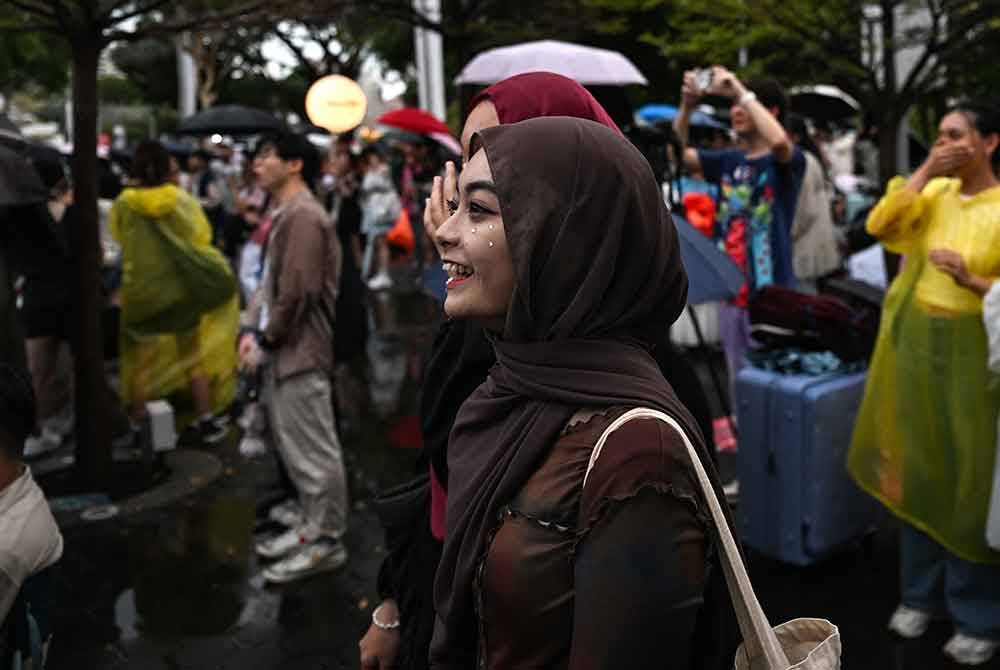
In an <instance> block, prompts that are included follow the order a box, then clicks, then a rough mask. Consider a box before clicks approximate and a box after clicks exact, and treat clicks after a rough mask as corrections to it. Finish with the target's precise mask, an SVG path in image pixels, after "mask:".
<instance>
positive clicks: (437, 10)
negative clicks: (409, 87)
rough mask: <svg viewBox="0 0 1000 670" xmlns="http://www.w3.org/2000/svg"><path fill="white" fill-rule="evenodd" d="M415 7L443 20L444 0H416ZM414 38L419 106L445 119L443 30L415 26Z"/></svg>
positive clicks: (429, 18) (432, 18) (435, 21)
mask: <svg viewBox="0 0 1000 670" xmlns="http://www.w3.org/2000/svg"><path fill="white" fill-rule="evenodd" d="M413 9H414V11H415V12H417V13H418V14H420V15H421V16H422V17H424V18H425V19H427V21H429V22H431V23H433V24H435V25H439V24H440V23H441V0H413ZM413 42H414V47H415V48H414V51H415V54H414V59H415V61H416V65H417V97H418V100H419V102H420V107H421V108H423V109H426V110H427V111H429V112H430V113H431V114H433V115H434V116H436V117H438V118H439V119H442V120H443V119H445V118H446V117H447V109H446V107H445V96H444V50H443V48H442V43H441V33H440V32H438V31H437V30H431V29H429V28H423V27H421V26H419V25H418V26H416V27H414V29H413Z"/></svg>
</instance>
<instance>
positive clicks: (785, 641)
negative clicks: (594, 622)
mask: <svg viewBox="0 0 1000 670" xmlns="http://www.w3.org/2000/svg"><path fill="white" fill-rule="evenodd" d="M634 419H658V420H660V421H663V422H664V423H666V424H667V425H669V426H670V427H671V428H673V429H674V430H675V431H677V434H678V435H680V436H681V439H683V441H684V446H685V447H687V452H688V456H689V457H690V458H691V463H692V465H693V466H694V470H695V473H696V474H697V475H698V484H699V485H700V486H701V491H702V495H703V496H704V497H705V501H706V502H707V503H708V506H709V509H710V510H711V512H712V519H713V521H714V522H715V529H716V532H717V534H718V539H719V544H720V546H721V548H722V568H723V572H725V575H726V584H727V585H728V586H729V595H730V597H731V598H732V601H733V608H734V609H735V610H736V619H737V620H738V621H739V624H740V632H741V633H742V634H743V643H742V644H741V645H740V646H739V648H738V649H737V650H736V660H735V663H734V665H733V667H734V668H735V670H839V668H840V631H839V630H838V629H837V627H836V626H835V625H833V624H832V623H830V622H829V621H827V620H826V619H793V620H792V621H788V622H786V623H783V624H781V625H780V626H776V627H775V628H771V625H770V624H769V623H768V621H767V617H766V616H764V611H763V610H762V609H761V606H760V603H759V602H758V601H757V595H756V594H755V593H754V591H753V587H752V586H751V585H750V577H749V576H748V575H747V570H746V566H744V565H743V559H742V558H740V552H739V549H738V548H737V547H736V541H735V540H734V539H733V534H732V532H731V531H730V529H729V524H728V523H727V522H726V517H725V516H724V514H723V512H722V506H721V505H720V503H719V499H718V498H717V497H716V496H715V491H714V490H713V489H712V484H711V482H710V481H709V479H708V475H707V474H706V473H705V468H704V467H703V466H702V464H701V460H700V459H699V458H698V453H697V452H696V451H695V449H694V446H693V445H692V444H691V440H690V439H688V436H687V434H686V433H685V432H684V429H683V428H681V426H680V424H678V423H677V421H676V420H674V419H673V418H672V417H670V416H668V415H667V414H664V413H663V412H659V411H657V410H654V409H647V408H636V409H633V410H630V411H628V412H625V413H624V414H622V415H621V416H620V417H618V418H617V419H616V420H615V421H614V422H612V424H611V425H610V426H608V428H607V430H605V431H604V434H603V435H601V437H600V439H599V440H598V441H597V444H596V445H594V451H593V453H592V454H591V455H590V463H589V465H588V466H587V473H586V474H585V475H584V477H583V485H584V486H586V485H587V477H588V476H589V475H590V471H591V470H592V469H593V467H594V464H595V463H597V459H598V457H600V455H601V450H602V449H603V448H604V443H605V442H607V440H608V437H609V436H610V435H611V434H612V433H614V432H615V431H616V430H618V429H619V428H621V427H622V426H623V425H625V424H626V423H628V422H629V421H632V420H634Z"/></svg>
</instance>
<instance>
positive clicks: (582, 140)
mask: <svg viewBox="0 0 1000 670" xmlns="http://www.w3.org/2000/svg"><path fill="white" fill-rule="evenodd" d="M479 138H480V139H481V141H482V145H483V148H484V149H485V151H486V156H487V159H488V160H489V164H490V168H491V170H492V172H493V180H494V183H495V185H496V189H497V195H498V199H499V202H500V210H501V215H502V217H503V222H504V228H505V230H506V234H507V241H508V246H509V248H510V253H511V258H512V260H513V264H514V271H515V275H516V277H517V285H516V288H515V290H514V294H513V297H512V302H511V307H510V310H509V312H508V314H507V321H506V327H505V330H504V334H503V337H502V338H500V337H498V338H495V340H494V347H495V349H496V354H497V365H495V366H494V367H493V368H492V369H491V370H490V373H489V377H488V378H487V380H486V382H485V383H483V384H482V385H481V386H480V387H479V388H478V389H476V391H475V392H474V393H473V394H472V395H471V396H470V397H469V399H468V400H467V401H466V402H465V404H463V405H462V408H461V410H460V411H459V414H458V418H457V419H456V422H455V428H454V430H453V432H452V436H451V441H450V443H449V446H448V465H449V467H450V486H449V496H448V515H447V532H446V534H445V544H444V550H443V553H442V557H441V563H440V565H439V567H438V573H437V580H436V583H435V606H436V609H437V620H436V623H435V630H434V638H433V643H432V645H431V667H432V668H435V669H448V670H452V669H454V670H458V669H459V668H462V669H464V668H470V667H473V665H474V664H475V662H476V652H477V639H478V632H477V620H476V612H475V608H474V606H473V596H474V589H473V580H474V578H475V574H476V570H477V568H478V565H479V562H480V561H481V560H482V558H483V556H484V552H485V551H486V548H487V543H488V537H489V533H490V532H491V530H492V529H493V528H494V527H495V526H496V523H497V514H498V512H499V510H500V509H501V507H502V506H503V505H504V504H506V503H508V502H509V501H510V500H511V499H512V498H513V497H514V496H515V495H516V494H517V492H518V491H519V490H520V488H521V487H522V486H523V484H524V483H525V482H526V481H527V479H528V478H529V477H530V476H531V474H532V473H533V472H534V471H535V470H536V469H537V468H538V466H539V464H540V463H541V462H542V461H543V460H544V458H545V456H546V455H547V454H548V452H549V451H550V449H551V448H552V446H553V445H554V444H555V442H556V441H557V439H558V437H559V434H560V432H561V431H562V429H563V427H564V426H565V425H566V423H567V422H568V421H569V419H570V417H571V416H572V415H573V414H574V413H575V412H576V411H577V410H579V409H581V408H584V407H600V408H603V407H611V406H616V405H625V406H640V407H652V408H654V409H658V410H661V411H663V412H666V413H668V414H670V415H671V416H673V417H675V418H676V419H677V420H678V421H679V422H680V424H681V425H682V426H683V427H684V429H685V432H686V433H687V434H688V436H689V437H690V438H691V440H692V442H694V443H695V445H696V446H697V447H698V449H699V451H700V454H701V460H702V462H703V463H704V465H705V468H706V470H707V471H708V472H709V473H710V476H711V477H712V478H713V483H714V485H715V487H716V490H717V493H718V495H719V496H720V499H724V498H721V496H722V495H723V493H722V489H721V486H720V485H719V483H718V478H717V476H715V474H714V473H715V469H714V467H713V466H712V462H711V459H710V458H709V456H708V452H707V450H706V449H705V445H704V443H703V441H702V437H701V432H700V431H699V430H698V428H697V426H696V424H695V422H694V420H693V419H692V418H691V416H690V414H689V413H688V411H687V410H686V409H685V408H684V406H683V405H682V404H681V403H680V402H679V401H678V400H677V397H676V396H675V395H674V392H673V390H672V389H671V388H670V385H669V384H668V383H667V382H666V381H665V380H664V378H663V375H662V374H661V372H660V370H659V368H658V367H657V365H656V362H655V361H654V360H653V358H652V356H651V355H650V353H649V348H650V346H651V343H652V341H653V338H654V337H655V333H657V332H658V331H659V330H661V329H662V328H663V327H664V325H665V324H669V323H672V322H673V321H674V320H675V319H676V317H677V316H678V315H679V314H680V312H681V310H682V309H683V308H684V305H685V302H686V298H687V275H686V274H685V271H684V266H683V265H682V263H681V258H680V252H679V248H678V240H677V233H676V229H675V228H674V224H673V222H672V221H671V219H670V215H669V213H668V212H667V209H666V207H665V205H664V202H663V197H662V195H661V193H660V189H659V185H658V184H657V182H656V179H655V177H654V176H653V173H652V171H651V170H650V168H649V165H648V163H647V162H646V160H645V158H643V156H642V154H640V153H639V151H638V150H636V149H635V148H634V147H633V146H632V145H631V144H630V143H629V142H628V141H627V140H625V139H624V138H623V137H622V136H621V135H620V134H619V133H616V132H614V131H612V130H610V129H608V128H607V127H604V126H601V125H599V124H596V123H594V122H591V121H586V120H581V119H572V118H567V117H548V118H539V119H532V120H528V121H524V122H521V123H517V124H512V125H502V126H498V127H495V128H487V129H484V130H483V131H481V132H480V133H479ZM723 591H724V589H723Z"/></svg>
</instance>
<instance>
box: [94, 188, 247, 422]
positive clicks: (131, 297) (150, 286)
mask: <svg viewBox="0 0 1000 670" xmlns="http://www.w3.org/2000/svg"><path fill="white" fill-rule="evenodd" d="M109 224H110V227H111V232H112V235H114V237H115V239H116V240H117V241H118V242H119V243H120V244H121V246H122V255H123V278H122V299H121V302H122V319H121V324H122V325H121V332H120V342H121V379H122V385H121V386H122V393H121V394H122V400H123V402H124V403H125V404H126V405H130V404H131V403H132V402H133V400H134V399H135V398H136V396H137V395H138V397H140V398H142V399H144V400H155V399H158V398H169V399H170V400H171V402H172V404H173V405H174V407H175V409H176V410H177V415H178V419H179V420H180V421H186V420H187V419H190V418H193V416H192V412H193V405H192V403H191V397H190V390H189V389H190V378H191V375H192V374H201V375H203V376H205V377H207V378H208V380H209V383H210V387H211V394H212V403H213V409H214V410H215V411H221V410H222V409H224V408H226V407H227V406H228V405H229V403H230V402H232V398H233V394H234V391H235V388H236V349H235V348H236V337H237V331H238V328H239V302H238V298H237V294H236V281H235V279H234V277H233V273H232V270H231V269H230V267H229V263H228V262H227V261H226V259H225V257H224V256H223V255H222V254H221V253H220V252H219V251H218V249H216V248H215V247H213V246H212V245H211V237H212V232H211V228H210V227H209V224H208V221H207V220H206V219H205V214H204V212H203V211H202V209H201V205H200V204H199V203H198V201H197V200H195V199H194V198H192V197H191V196H190V195H188V194H187V193H185V192H184V191H182V190H181V189H179V188H177V187H176V186H174V185H173V184H164V185H162V186H156V187H152V188H127V189H125V190H124V191H122V193H121V195H120V196H119V197H118V199H117V200H116V201H115V203H114V206H113V207H112V208H111V213H110V218H109Z"/></svg>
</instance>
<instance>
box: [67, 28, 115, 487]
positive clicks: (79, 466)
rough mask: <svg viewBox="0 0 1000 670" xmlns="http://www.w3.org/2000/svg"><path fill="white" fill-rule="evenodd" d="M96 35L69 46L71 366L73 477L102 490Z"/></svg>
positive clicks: (106, 466)
mask: <svg viewBox="0 0 1000 670" xmlns="http://www.w3.org/2000/svg"><path fill="white" fill-rule="evenodd" d="M100 53H101V46H100V42H99V38H98V37H97V36H96V35H82V36H80V38H78V39H77V40H74V43H73V196H74V201H75V209H76V212H77V219H76V225H77V226H78V230H77V231H76V235H75V238H76V245H75V249H74V250H73V251H74V258H75V259H76V263H75V268H74V269H75V271H76V286H75V291H76V294H75V300H74V305H75V309H76V312H75V314H74V317H75V318H74V325H75V332H74V333H73V337H74V365H75V372H76V475H77V477H78V479H79V480H80V482H81V483H83V484H85V485H87V486H88V487H93V488H96V489H97V490H101V489H103V488H104V484H106V483H107V481H108V478H109V477H110V474H111V435H110V416H109V412H108V409H109V408H108V407H107V381H106V379H105V376H104V352H103V340H102V338H101V314H102V302H101V295H100V268H101V252H100V230H99V220H98V213H97V61H98V58H99V56H100Z"/></svg>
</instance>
